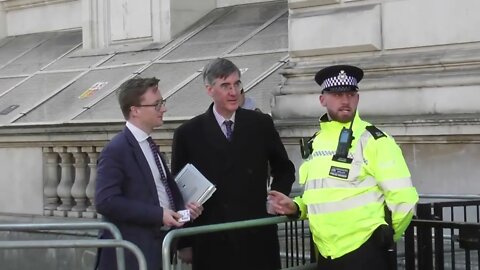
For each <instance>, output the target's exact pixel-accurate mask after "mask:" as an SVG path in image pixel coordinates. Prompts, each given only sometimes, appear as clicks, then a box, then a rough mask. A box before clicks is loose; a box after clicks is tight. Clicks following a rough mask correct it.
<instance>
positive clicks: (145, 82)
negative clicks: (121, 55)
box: [95, 78, 203, 270]
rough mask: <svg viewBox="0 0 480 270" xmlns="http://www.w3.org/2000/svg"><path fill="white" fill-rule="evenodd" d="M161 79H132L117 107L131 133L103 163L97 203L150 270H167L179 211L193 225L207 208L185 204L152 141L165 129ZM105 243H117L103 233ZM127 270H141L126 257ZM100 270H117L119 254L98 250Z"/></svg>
mask: <svg viewBox="0 0 480 270" xmlns="http://www.w3.org/2000/svg"><path fill="white" fill-rule="evenodd" d="M158 81H159V80H158V79H156V78H133V79H130V80H128V81H126V82H125V83H123V84H122V85H121V86H120V88H119V90H118V91H119V92H118V102H119V104H120V108H121V110H122V113H123V115H124V117H125V119H126V120H127V123H126V127H125V128H124V129H123V130H122V131H121V132H120V133H119V134H117V135H116V136H115V137H114V138H113V139H112V140H111V141H110V142H109V143H108V144H107V145H106V146H105V148H104V149H103V151H102V153H101V154H100V157H99V159H98V166H97V182H96V192H95V202H96V207H97V211H98V213H100V214H102V215H103V217H104V219H105V220H106V221H108V222H112V223H113V224H115V225H116V226H117V227H118V228H119V230H120V232H121V233H122V236H123V238H124V239H125V240H127V241H130V242H132V243H134V244H136V245H137V246H138V247H139V248H140V250H141V251H142V252H143V254H144V255H145V258H146V261H147V266H148V269H149V270H159V269H161V268H162V260H161V259H162V253H161V249H162V241H163V238H164V236H165V235H166V233H167V232H168V230H169V229H171V228H174V227H180V226H182V225H183V223H181V222H179V221H178V219H179V218H180V217H181V215H180V214H178V213H177V212H176V211H178V210H182V209H185V208H187V209H188V210H189V211H190V215H191V218H192V220H193V219H195V218H197V217H198V216H199V215H200V214H201V212H202V210H203V207H202V206H201V205H199V204H198V203H192V202H189V203H188V204H187V205H185V203H184V202H183V199H182V196H181V194H180V191H179V189H178V187H177V185H176V184H175V181H174V180H173V178H172V176H171V174H170V172H169V170H168V168H167V165H166V162H165V160H164V159H163V157H162V156H161V155H160V154H159V153H160V152H159V151H158V147H157V146H156V145H154V143H153V140H152V139H151V137H150V134H151V133H152V131H153V129H154V128H155V127H158V126H161V125H162V124H163V114H164V113H165V111H166V108H165V100H164V99H163V98H162V95H161V93H160V90H159V89H158ZM100 238H102V239H105V238H112V236H111V235H110V233H108V232H107V231H102V232H101V233H100ZM125 264H126V269H128V270H131V269H138V262H137V260H136V258H135V257H134V255H133V254H132V253H130V252H125ZM97 267H98V269H101V270H105V269H117V263H116V256H115V249H114V248H102V249H99V253H98V257H97Z"/></svg>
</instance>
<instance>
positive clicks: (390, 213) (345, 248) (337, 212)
mask: <svg viewBox="0 0 480 270" xmlns="http://www.w3.org/2000/svg"><path fill="white" fill-rule="evenodd" d="M362 78H363V71H362V70H361V69H360V68H358V67H354V66H349V65H336V66H330V67H327V68H324V69H322V70H320V71H319V72H318V73H317V74H316V76H315V81H316V82H317V83H318V84H319V85H320V86H321V88H322V94H321V95H320V103H321V104H322V106H324V107H326V109H327V113H326V114H325V115H323V116H322V117H321V118H320V130H319V131H318V132H317V133H316V134H315V135H314V136H313V137H312V138H310V140H309V141H307V142H305V143H304V145H303V155H304V159H305V160H304V162H303V164H302V165H301V167H300V170H299V182H300V184H301V185H303V186H304V192H303V195H302V196H300V197H296V198H295V199H294V200H292V199H290V198H289V197H287V196H285V195H284V194H281V193H279V192H276V191H272V192H270V193H269V200H270V204H271V207H272V208H273V209H274V211H275V212H276V213H277V214H283V215H296V216H298V217H301V218H306V217H307V215H308V219H309V224H310V225H309V226H310V230H311V232H312V234H313V240H314V242H315V245H316V247H317V249H318V251H319V256H318V269H322V270H329V269H332V270H344V269H345V270H347V269H348V270H351V269H359V270H361V269H365V270H367V269H368V270H372V269H379V270H380V269H381V270H383V269H389V266H388V265H389V263H388V252H387V250H388V249H389V248H390V247H391V246H392V244H393V241H396V240H398V239H399V238H400V237H401V236H402V234H403V233H404V231H405V230H406V228H407V227H408V225H409V223H410V221H411V219H412V216H413V213H414V208H415V204H416V203H417V201H418V194H417V191H416V189H415V188H414V187H413V186H412V181H411V179H410V172H409V170H408V167H407V165H406V163H405V160H404V158H403V155H402V152H401V150H400V148H399V147H398V145H397V144H396V143H395V141H394V139H393V138H392V137H390V136H389V135H387V134H386V133H384V132H382V131H381V130H379V129H378V128H376V127H375V126H373V125H371V124H370V123H368V122H365V121H363V120H362V119H361V118H360V116H359V114H358V111H357V105H358V101H359V94H358V86H357V84H358V82H360V80H361V79H362Z"/></svg>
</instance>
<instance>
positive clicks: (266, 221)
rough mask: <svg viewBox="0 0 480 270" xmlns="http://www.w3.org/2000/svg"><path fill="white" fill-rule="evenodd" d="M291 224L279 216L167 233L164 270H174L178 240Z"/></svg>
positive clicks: (305, 266)
mask: <svg viewBox="0 0 480 270" xmlns="http://www.w3.org/2000/svg"><path fill="white" fill-rule="evenodd" d="M289 222H292V220H291V219H289V218H287V217H286V216H278V217H269V218H261V219H252V220H244V221H236V222H229V223H221V224H213V225H205V226H198V227H192V228H181V229H175V230H172V231H170V232H169V233H167V235H166V236H165V239H164V240H163V245H162V263H163V269H164V270H169V269H173V265H172V263H171V260H170V258H171V257H170V255H171V254H170V250H171V249H170V248H171V245H172V243H173V241H174V240H175V239H176V238H179V237H185V236H191V235H198V234H206V233H213V232H219V231H227V230H234V229H244V228H250V227H257V226H265V225H272V224H278V223H289ZM293 222H296V221H293ZM298 222H301V221H298ZM302 225H303V223H302ZM295 228H297V227H295ZM286 230H287V229H286ZM295 246H297V247H298V243H296V244H295ZM290 247H291V248H292V249H293V247H294V245H293V244H292V245H291V246H290ZM287 253H288V252H287ZM303 254H304V253H303ZM297 255H299V253H297ZM297 262H299V261H297ZM302 262H303V263H305V262H306V261H305V259H303V260H302ZM315 267H316V265H315V264H303V265H297V266H293V267H291V268H288V269H297V270H309V269H315Z"/></svg>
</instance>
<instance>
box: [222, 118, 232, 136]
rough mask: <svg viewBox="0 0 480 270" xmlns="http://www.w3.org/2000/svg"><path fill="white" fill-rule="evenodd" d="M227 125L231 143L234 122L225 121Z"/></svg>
mask: <svg viewBox="0 0 480 270" xmlns="http://www.w3.org/2000/svg"><path fill="white" fill-rule="evenodd" d="M223 123H224V124H225V127H226V128H227V134H226V135H227V140H228V141H231V140H232V132H233V131H232V125H233V121H232V120H225V122H223Z"/></svg>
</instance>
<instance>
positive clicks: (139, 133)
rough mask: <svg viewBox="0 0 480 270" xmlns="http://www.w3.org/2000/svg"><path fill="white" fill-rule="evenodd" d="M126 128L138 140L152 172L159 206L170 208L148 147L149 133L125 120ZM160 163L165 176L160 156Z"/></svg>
mask: <svg viewBox="0 0 480 270" xmlns="http://www.w3.org/2000/svg"><path fill="white" fill-rule="evenodd" d="M126 126H127V128H128V129H129V130H130V131H131V132H132V134H133V136H134V137H135V139H136V140H137V141H138V144H139V145H140V148H141V149H142V152H143V155H144V156H145V158H146V159H147V162H148V166H149V167H150V170H151V171H152V174H153V180H154V181H155V187H156V188H157V195H158V200H159V202H160V206H161V207H163V208H168V209H170V203H169V201H168V195H167V192H166V191H165V186H164V185H163V182H162V180H161V179H160V172H159V171H158V167H157V164H156V163H155V158H154V156H153V152H152V150H151V149H150V145H149V144H148V141H147V138H148V137H149V136H150V135H149V134H147V133H145V132H144V131H143V130H141V129H139V128H138V127H136V126H135V125H134V124H132V123H130V122H128V121H127V124H126ZM160 164H161V165H162V169H163V171H164V172H165V176H166V175H167V172H166V170H165V166H164V165H163V162H162V159H161V158H160Z"/></svg>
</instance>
